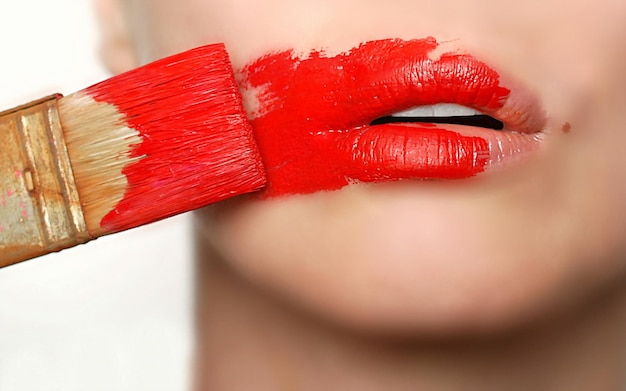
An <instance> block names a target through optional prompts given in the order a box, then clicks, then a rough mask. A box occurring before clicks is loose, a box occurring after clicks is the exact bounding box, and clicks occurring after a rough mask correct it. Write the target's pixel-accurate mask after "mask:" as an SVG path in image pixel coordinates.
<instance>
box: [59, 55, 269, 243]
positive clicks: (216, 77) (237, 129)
mask: <svg viewBox="0 0 626 391" xmlns="http://www.w3.org/2000/svg"><path fill="white" fill-rule="evenodd" d="M59 112H60V115H61V122H62V124H63V129H64V132H65V137H66V143H67V148H68V152H69V155H70V160H71V162H72V169H73V171H74V177H75V181H76V184H77V187H78V192H79V196H80V199H81V204H82V205H83V211H84V214H85V218H86V220H87V226H88V229H89V231H90V233H91V234H92V235H95V236H99V235H102V234H106V233H111V232H116V231H121V230H125V229H129V228H132V227H135V226H138V225H142V224H146V223H149V222H153V221H156V220H159V219H162V218H165V217H168V216H172V215H175V214H178V213H182V212H186V211H189V210H192V209H196V208H199V207H202V206H205V205H208V204H210V203H213V202H217V201H220V200H223V199H225V198H230V197H233V196H235V195H238V194H243V193H247V192H251V191H255V190H258V189H259V188H260V187H262V186H263V184H264V183H265V174H264V171H263V167H262V163H261V157H260V155H259V152H258V150H257V147H256V143H255V141H254V138H253V134H252V129H251V127H250V124H249V122H248V120H247V118H246V113H245V110H244V108H243V104H242V100H241V96H240V93H239V91H238V89H237V85H236V82H235V79H234V75H233V71H232V66H231V63H230V60H229V58H228V54H227V52H226V50H225V48H224V46H223V45H221V44H215V45H208V46H204V47H201V48H197V49H193V50H190V51H187V52H184V53H181V54H178V55H175V56H172V57H168V58H165V59H163V60H160V61H157V62H155V63H152V64H149V65H146V66H144V67H141V68H138V69H136V70H133V71H130V72H127V73H124V74H121V75H118V76H115V77H113V78H111V79H109V80H106V81H104V82H102V83H100V84H97V85H95V86H92V87H89V88H87V89H85V90H83V91H80V92H77V93H75V94H73V95H69V96H67V97H64V98H62V99H61V100H60V102H59Z"/></svg>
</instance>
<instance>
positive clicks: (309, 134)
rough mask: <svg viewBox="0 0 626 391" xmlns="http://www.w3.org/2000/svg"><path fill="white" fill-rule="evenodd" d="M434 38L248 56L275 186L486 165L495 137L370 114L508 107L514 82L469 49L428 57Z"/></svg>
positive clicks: (311, 187) (273, 191)
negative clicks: (446, 106)
mask: <svg viewBox="0 0 626 391" xmlns="http://www.w3.org/2000/svg"><path fill="white" fill-rule="evenodd" d="M437 46H438V44H437V42H436V41H435V40H434V39H432V38H428V39H422V40H412V41H402V40H381V41H373V42H368V43H365V44H362V45H361V46H359V47H357V48H355V49H353V50H351V51H349V52H346V53H342V54H339V55H336V56H333V57H328V56H326V55H325V54H324V53H323V52H318V51H314V52H312V53H310V54H309V55H308V56H307V57H305V58H298V56H297V55H296V54H295V53H294V52H293V51H284V52H280V53H276V54H272V55H268V56H265V57H262V58H260V59H258V60H257V61H255V62H253V63H251V64H249V65H248V66H246V67H245V68H244V69H243V70H242V71H241V75H242V83H241V84H242V87H243V88H244V89H250V90H252V92H253V93H254V94H255V95H256V97H257V99H258V101H259V108H258V110H257V112H256V113H254V118H253V119H252V124H253V128H254V130H255V135H256V138H257V142H258V145H259V148H260V150H261V155H262V156H263V160H264V164H265V167H266V171H267V174H268V179H269V182H268V185H267V187H266V190H265V192H264V194H265V195H267V196H279V195H286V194H303V193H312V192H315V191H319V190H333V189H338V188H341V187H343V186H345V185H347V184H348V183H351V182H357V181H362V182H377V181H388V180H398V179H427V178H428V179H458V178H467V177H470V176H472V175H475V174H476V173H479V172H481V171H483V170H484V167H485V164H486V163H487V162H488V160H489V145H488V142H487V141H486V140H484V139H483V138H480V137H467V136H462V135H460V134H458V133H456V132H453V131H450V130H446V129H445V128H442V127H441V126H439V125H437V126H434V125H431V124H423V125H421V126H416V125H413V126H410V125H409V126H407V125H399V124H388V125H375V126H370V125H369V124H370V123H371V121H373V120H374V119H376V118H379V117H382V116H386V115H390V114H392V113H394V112H397V111H401V110H405V109H408V108H411V107H414V106H420V105H430V104H435V103H457V104H460V105H465V106H468V107H472V108H476V109H478V110H481V109H483V110H486V111H489V110H491V111H493V110H496V109H498V108H501V107H502V106H503V105H504V103H505V101H506V99H507V97H508V96H509V93H510V91H509V90H508V89H506V88H504V87H502V86H500V84H499V83H500V78H499V75H498V74H497V73H496V72H495V71H494V70H492V69H491V68H489V67H488V66H487V65H486V64H484V63H483V62H480V61H478V60H476V59H475V58H473V57H472V56H469V55H466V54H454V53H451V54H444V55H442V56H441V57H440V58H438V59H436V60H432V59H430V58H429V54H430V53H431V52H432V50H433V49H435V48H437Z"/></svg>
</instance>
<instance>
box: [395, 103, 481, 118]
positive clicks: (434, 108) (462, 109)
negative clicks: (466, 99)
mask: <svg viewBox="0 0 626 391" xmlns="http://www.w3.org/2000/svg"><path fill="white" fill-rule="evenodd" d="M481 114H482V113H481V112H480V111H476V110H474V109H470V108H469V107H466V106H461V105H457V104H454V103H437V104H435V105H429V106H418V107H414V108H412V109H408V110H404V111H399V112H397V113H393V114H392V115H391V116H392V117H460V116H470V115H481Z"/></svg>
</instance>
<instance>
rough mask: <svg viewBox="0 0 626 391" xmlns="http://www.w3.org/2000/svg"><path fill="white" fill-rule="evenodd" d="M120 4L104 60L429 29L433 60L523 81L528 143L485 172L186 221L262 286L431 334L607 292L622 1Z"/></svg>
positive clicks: (535, 316) (318, 311)
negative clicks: (534, 145)
mask: <svg viewBox="0 0 626 391" xmlns="http://www.w3.org/2000/svg"><path fill="white" fill-rule="evenodd" d="M124 7H125V9H124V13H125V15H126V17H127V25H128V26H130V28H129V36H130V37H131V38H130V40H129V41H125V40H122V39H112V40H109V41H110V42H113V44H112V45H109V46H107V47H105V52H107V53H109V58H115V57H116V56H117V55H118V53H119V55H121V56H123V57H122V62H119V63H116V62H115V61H113V60H112V61H110V62H111V63H112V64H113V67H114V68H115V66H116V65H115V64H117V65H119V66H118V67H117V68H119V69H121V68H125V67H128V66H129V65H130V64H132V62H131V61H129V59H128V56H127V53H128V51H127V50H125V49H127V48H126V47H125V46H126V45H130V46H132V50H134V51H135V52H136V53H138V57H137V61H138V62H146V61H149V60H152V59H156V58H159V57H163V56H165V55H168V54H172V53H175V52H178V51H182V50H185V49H188V48H191V47H194V46H199V45H202V44H206V43H210V42H225V43H226V46H227V48H228V49H229V52H230V53H231V56H232V60H233V63H234V66H235V68H236V69H240V68H241V67H243V66H244V65H245V64H247V63H249V62H251V61H253V60H254V59H256V58H258V57H260V56H262V55H264V54H266V53H268V52H270V51H278V50H285V49H290V48H295V49H296V50H298V51H303V52H308V51H309V50H311V49H312V48H325V49H327V50H328V51H330V52H339V51H345V50H348V49H350V48H352V47H355V46H358V45H359V43H361V42H365V41H370V40H375V39H385V38H401V39H416V38H424V37H429V36H433V37H435V38H436V39H437V40H438V41H439V42H441V43H443V44H442V46H441V50H442V52H447V51H460V52H467V53H471V54H472V55H473V56H475V57H477V58H479V59H480V60H482V61H484V62H486V63H488V64H489V65H490V66H492V67H493V68H495V69H497V70H498V71H500V72H501V73H502V74H506V75H507V77H509V78H511V79H513V80H516V81H517V82H519V83H521V84H524V85H525V86H526V87H527V88H529V89H530V90H531V91H532V93H533V94H535V95H536V96H537V97H538V99H539V100H540V101H541V103H542V105H543V108H544V109H545V111H546V112H547V115H548V125H547V128H546V129H545V131H544V132H545V133H546V138H545V142H544V143H543V145H542V147H541V150H540V151H538V152H537V153H536V154H534V155H533V156H532V157H531V158H530V159H528V160H526V161H524V162H523V163H520V164H517V165H513V166H510V167H507V168H506V169H504V170H501V171H498V172H492V173H487V174H484V175H480V176H478V177H475V178H472V179H468V180H460V181H447V182H442V181H403V182H398V183H385V184H355V185H350V186H348V187H345V188H342V189H341V190H337V191H331V192H319V193H316V194H308V195H298V196H289V197H281V198H276V199H269V200H261V201H259V200H257V199H253V198H241V199H237V200H233V201H232V202H226V203H223V204H220V205H216V206H213V207H210V208H207V209H206V210H203V211H201V212H200V213H198V215H197V217H198V222H199V224H198V225H199V227H200V228H199V229H200V232H201V237H202V238H203V240H204V241H205V242H207V243H209V244H210V246H212V247H213V249H214V250H215V251H216V252H217V254H218V255H219V258H221V259H223V260H224V261H225V262H227V264H228V265H229V266H230V267H232V268H233V269H234V270H235V271H236V272H237V273H239V274H240V275H241V276H243V277H244V278H245V279H247V280H249V281H250V282H251V283H252V284H253V285H255V286H257V287H260V288H261V289H262V290H266V291H269V292H273V293H275V294H276V297H280V299H281V300H285V301H286V302H287V303H288V304H290V305H294V306H296V307H297V308H300V309H303V310H304V311H305V312H309V313H312V314H314V315H315V316H318V317H320V318H322V319H324V320H326V321H330V322H331V323H335V324H340V325H342V326H344V327H347V328H348V329H351V330H359V331H362V332H368V333H369V332H374V333H383V334H388V333H405V334H407V335H425V336H434V335H449V334H475V333H483V332H492V331H502V330H507V329H510V328H514V327H518V326H520V325H523V324H526V323H527V322H532V321H537V320H539V319H543V318H546V317H549V316H552V315H554V314H555V313H559V312H563V311H568V310H570V309H572V308H575V307H577V306H581V305H584V303H587V302H588V301H589V300H592V299H593V298H594V297H595V296H596V295H598V294H600V293H603V292H605V291H606V290H609V289H612V287H613V286H614V285H618V284H620V283H622V284H623V280H624V277H625V276H626V202H624V200H625V199H626V153H624V152H623V150H624V145H626V132H624V130H625V129H624V125H623V122H624V120H626V117H624V114H623V112H624V110H623V108H624V107H625V104H626V88H624V87H626V76H625V75H624V72H623V69H625V67H626V46H625V45H624V43H623V37H624V36H626V26H625V25H624V23H623V20H625V18H626V3H624V2H623V1H622V0H603V1H601V2H598V1H591V0H585V1H578V2H572V1H569V0H551V1H547V2H546V1H545V0H543V1H539V0H530V1H525V2H514V3H512V2H502V1H492V0H474V1H454V0H443V1H436V2H425V1H423V2H421V1H413V0H412V1H408V0H391V1H375V0H368V1H353V0H343V1H337V0H333V1H331V0H300V1H290V2H280V1H270V2H268V1H264V2H252V1H246V0H233V1H200V0H197V1H196V0H189V1H186V2H184V5H183V3H181V2H179V1H171V0H150V1H147V0H132V1H128V2H125V3H124ZM118 33H119V29H118V30H116V29H112V30H111V31H110V35H111V36H113V37H117V35H116V34H118ZM120 36H121V34H120ZM120 64H121V65H120ZM244 92H245V91H244ZM566 130H567V131H566Z"/></svg>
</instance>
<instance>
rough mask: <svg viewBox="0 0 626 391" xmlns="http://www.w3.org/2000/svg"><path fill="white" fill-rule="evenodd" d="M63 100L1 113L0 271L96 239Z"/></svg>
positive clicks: (40, 103) (53, 98) (37, 102)
mask: <svg viewBox="0 0 626 391" xmlns="http://www.w3.org/2000/svg"><path fill="white" fill-rule="evenodd" d="M59 98H61V96H60V95H55V96H50V97H48V98H44V99H42V100H39V101H36V102H32V103H29V104H27V105H24V106H20V107H18V108H15V109H12V110H9V111H5V112H3V113H0V267H3V266H7V265H11V264H14V263H17V262H20V261H24V260H27V259H30V258H34V257H37V256H39V255H43V254H47V253H50V252H53V251H59V250H62V249H64V248H67V247H71V246H74V245H77V244H80V243H84V242H86V241H89V240H91V239H92V237H91V236H90V235H89V233H88V232H87V227H86V225H85V218H84V216H83V211H82V208H81V205H80V201H79V199H78V192H77V190H76V184H75V183H74V175H73V174H72V167H71V164H70V159H69V155H68V152H67V147H66V145H65V141H64V139H63V129H62V127H61V122H60V120H59V112H58V107H57V101H58V99H59Z"/></svg>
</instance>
